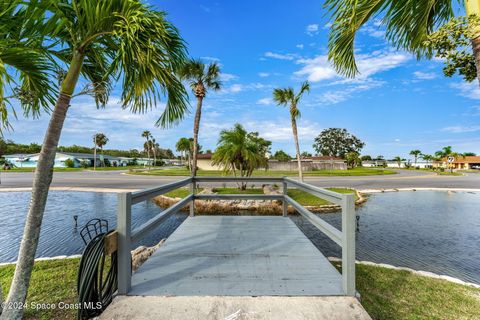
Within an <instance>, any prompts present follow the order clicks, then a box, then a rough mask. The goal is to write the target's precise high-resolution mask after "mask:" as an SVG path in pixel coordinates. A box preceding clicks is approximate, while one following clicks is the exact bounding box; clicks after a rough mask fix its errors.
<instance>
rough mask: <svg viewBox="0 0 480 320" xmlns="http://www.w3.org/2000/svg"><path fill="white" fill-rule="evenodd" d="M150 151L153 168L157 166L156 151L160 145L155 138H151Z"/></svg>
mask: <svg viewBox="0 0 480 320" xmlns="http://www.w3.org/2000/svg"><path fill="white" fill-rule="evenodd" d="M151 144H152V151H153V166H154V167H155V166H156V165H157V150H158V148H159V147H160V145H159V144H158V143H157V141H156V140H155V138H154V137H153V136H152V141H151Z"/></svg>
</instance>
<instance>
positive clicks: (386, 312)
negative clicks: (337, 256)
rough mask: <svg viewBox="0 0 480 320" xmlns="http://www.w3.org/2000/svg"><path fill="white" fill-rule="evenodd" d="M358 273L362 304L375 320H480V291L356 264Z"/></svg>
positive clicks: (399, 271) (412, 274)
mask: <svg viewBox="0 0 480 320" xmlns="http://www.w3.org/2000/svg"><path fill="white" fill-rule="evenodd" d="M336 266H337V268H339V269H340V266H339V265H338V264H336ZM356 272H357V281H356V282H357V290H358V292H359V293H360V295H361V303H362V305H363V307H364V308H365V310H367V312H368V313H369V314H370V316H371V317H372V319H374V320H377V319H378V320H380V319H396V320H404V319H405V320H407V319H480V289H476V288H472V287H468V286H464V285H459V284H455V283H452V282H448V281H445V280H441V279H432V278H428V277H424V276H420V275H417V274H414V273H412V272H409V271H404V270H394V269H387V268H382V267H378V266H369V265H362V264H357V268H356Z"/></svg>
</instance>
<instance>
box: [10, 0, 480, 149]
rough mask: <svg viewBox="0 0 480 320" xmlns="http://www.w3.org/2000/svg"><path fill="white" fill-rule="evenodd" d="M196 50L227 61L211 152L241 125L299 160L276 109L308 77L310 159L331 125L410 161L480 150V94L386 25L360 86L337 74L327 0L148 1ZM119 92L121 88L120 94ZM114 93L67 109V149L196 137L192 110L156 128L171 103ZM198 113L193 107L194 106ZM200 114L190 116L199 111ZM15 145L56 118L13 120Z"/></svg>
mask: <svg viewBox="0 0 480 320" xmlns="http://www.w3.org/2000/svg"><path fill="white" fill-rule="evenodd" d="M151 3H152V4H155V5H157V6H158V7H159V8H160V9H162V10H165V11H167V12H168V18H169V20H170V21H172V22H173V23H174V24H175V25H176V26H177V27H178V28H179V29H180V32H181V34H182V36H183V37H184V39H185V40H186V42H187V43H188V49H189V54H190V55H191V56H192V57H195V58H199V57H200V58H202V59H203V60H205V61H206V62H209V61H218V62H219V63H220V64H221V69H222V71H223V81H224V89H223V90H222V91H221V92H219V93H210V94H209V95H207V97H206V99H205V101H204V111H203V115H202V122H201V129H200V144H201V145H202V146H203V147H204V149H214V148H215V145H216V142H217V139H218V133H219V131H220V130H222V129H225V128H229V127H232V126H233V124H234V123H236V122H240V123H242V124H243V125H244V126H245V127H246V128H247V129H248V130H250V131H259V132H260V135H261V136H263V137H265V138H267V139H269V140H272V142H273V145H272V151H275V150H278V149H283V150H285V151H287V152H289V153H291V154H293V153H294V146H293V139H292V133H291V127H290V119H289V113H288V110H287V109H286V108H281V107H277V106H276V105H275V104H273V102H272V101H271V95H272V89H273V88H276V87H286V86H293V87H294V88H295V89H296V90H298V87H299V86H300V83H301V82H303V81H304V80H309V81H310V83H311V88H312V89H311V92H310V94H309V95H308V96H306V97H305V98H304V100H303V101H302V103H301V105H300V106H299V108H300V109H301V112H302V117H301V118H300V120H299V123H298V124H299V132H300V145H301V149H302V151H309V152H313V148H312V143H313V139H314V137H315V136H316V135H318V133H320V131H321V130H323V129H325V128H329V127H341V128H346V129H347V130H349V131H350V132H352V133H353V134H355V135H356V136H357V137H358V138H360V139H362V140H363V141H364V142H365V143H366V146H365V148H364V150H363V151H362V154H370V155H372V156H377V155H384V156H385V157H393V156H396V155H400V156H403V157H408V152H409V151H410V150H412V149H420V150H422V151H423V152H425V153H433V152H434V151H436V150H439V149H440V148H441V147H443V146H446V145H452V146H453V148H454V150H455V151H458V152H465V151H471V152H476V153H480V101H479V100H480V90H479V89H478V88H477V87H478V84H477V83H476V82H474V83H471V84H468V83H465V82H463V81H462V79H461V78H460V77H454V78H445V77H444V76H443V74H442V66H443V62H441V61H426V60H422V61H417V60H416V59H415V58H414V57H413V56H411V55H410V54H408V53H405V52H401V51H397V50H395V49H394V48H392V47H391V46H389V45H388V44H387V43H386V42H385V40H384V32H383V30H382V29H381V28H380V27H379V26H378V23H377V21H372V22H371V23H369V24H368V25H367V26H366V27H364V28H363V29H362V30H361V32H360V33H359V35H358V37H357V42H356V49H357V60H358V65H359V68H360V72H361V75H360V76H359V77H358V78H357V79H354V80H351V79H344V78H342V77H340V76H338V75H336V74H335V72H334V71H333V69H332V68H331V66H330V65H329V63H328V62H327V59H326V54H327V40H328V19H327V16H326V15H325V12H324V11H323V9H322V3H321V1H313V0H305V1H302V5H299V4H298V1H291V0H288V1H282V2H281V5H279V2H278V1H273V0H268V1H247V0H245V1H223V2H219V1H198V0H188V1H185V0H175V1H174V0H166V1H151ZM116 92H117V93H118V90H117V91H116ZM117 101H118V98H117V96H115V94H114V96H112V98H111V100H110V103H109V105H108V106H107V108H106V109H105V110H96V109H95V106H94V103H93V101H92V100H90V98H88V97H80V98H76V100H74V101H73V103H72V107H71V108H70V111H69V114H68V119H67V121H66V123H65V127H64V131H63V134H62V138H61V141H60V144H62V145H71V144H80V145H89V144H91V143H90V141H91V136H92V135H93V134H94V133H95V132H97V131H102V132H104V133H105V134H106V135H107V136H108V137H109V138H110V142H109V144H108V145H107V147H109V148H123V149H129V148H140V147H141V146H142V145H143V139H142V138H141V136H140V134H141V132H142V131H143V130H150V131H151V132H152V133H153V135H154V136H155V138H156V140H157V141H158V142H159V143H160V145H161V146H162V147H164V148H172V149H173V148H174V145H175V142H176V141H177V140H178V138H179V137H181V136H192V133H191V132H192V122H193V113H191V114H190V115H189V116H188V117H187V118H186V119H185V120H184V121H183V122H182V123H181V124H179V125H178V126H176V127H174V128H172V129H169V130H161V129H159V128H156V127H155V126H154V123H155V120H156V119H157V118H158V116H159V114H160V113H161V111H162V107H163V106H162V105H159V106H158V108H157V109H156V110H153V111H151V112H149V113H148V114H145V115H132V114H130V113H128V111H122V110H120V107H119V105H118V103H117ZM192 106H194V104H192ZM192 111H193V109H192ZM12 122H13V125H14V129H15V130H14V131H13V132H7V133H6V134H5V135H6V138H10V139H13V140H15V141H17V142H23V143H29V142H32V141H33V142H38V143H41V141H42V137H43V135H44V132H45V129H46V126H47V123H48V116H47V115H44V116H42V117H41V118H40V119H38V120H32V119H24V118H22V117H20V118H19V119H18V120H17V121H12Z"/></svg>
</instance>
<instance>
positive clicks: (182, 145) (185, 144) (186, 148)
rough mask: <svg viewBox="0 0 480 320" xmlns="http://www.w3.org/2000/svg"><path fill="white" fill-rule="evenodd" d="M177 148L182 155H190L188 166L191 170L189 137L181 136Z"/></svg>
mask: <svg viewBox="0 0 480 320" xmlns="http://www.w3.org/2000/svg"><path fill="white" fill-rule="evenodd" d="M175 148H176V150H177V151H178V152H180V154H181V155H183V156H184V157H185V158H187V157H188V168H189V169H190V170H191V168H192V167H191V164H190V161H191V157H190V151H191V143H190V140H189V139H188V138H185V137H183V138H180V139H179V140H178V141H177V144H176V145H175Z"/></svg>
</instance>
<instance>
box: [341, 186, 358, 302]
mask: <svg viewBox="0 0 480 320" xmlns="http://www.w3.org/2000/svg"><path fill="white" fill-rule="evenodd" d="M342 280H343V291H344V292H345V294H346V295H348V296H355V200H354V195H353V194H344V195H343V196H342Z"/></svg>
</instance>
